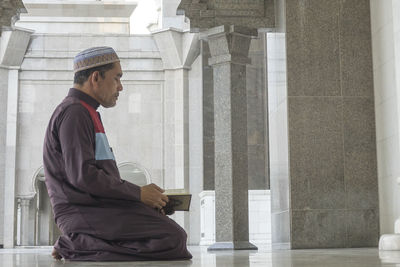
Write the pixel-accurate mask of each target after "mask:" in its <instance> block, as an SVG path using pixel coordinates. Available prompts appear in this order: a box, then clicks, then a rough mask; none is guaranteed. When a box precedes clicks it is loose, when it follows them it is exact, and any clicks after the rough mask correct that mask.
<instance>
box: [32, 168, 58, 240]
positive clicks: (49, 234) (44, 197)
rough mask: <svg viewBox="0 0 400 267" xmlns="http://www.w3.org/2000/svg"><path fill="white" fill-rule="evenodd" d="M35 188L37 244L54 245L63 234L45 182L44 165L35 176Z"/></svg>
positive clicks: (33, 203) (34, 203)
mask: <svg viewBox="0 0 400 267" xmlns="http://www.w3.org/2000/svg"><path fill="white" fill-rule="evenodd" d="M33 188H34V190H35V199H34V201H33V202H32V205H35V240H34V245H35V246H52V245H53V244H54V243H55V241H56V240H57V238H58V237H59V236H60V235H61V232H60V230H59V229H58V227H57V225H56V224H55V222H54V215H53V210H52V208H51V204H50V198H49V195H48V193H47V188H46V184H45V182H44V170H43V166H42V167H40V168H39V169H38V170H37V171H36V172H35V174H34V176H33Z"/></svg>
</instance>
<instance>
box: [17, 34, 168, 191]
mask: <svg viewBox="0 0 400 267" xmlns="http://www.w3.org/2000/svg"><path fill="white" fill-rule="evenodd" d="M101 45H110V46H112V47H114V48H115V49H116V51H117V53H118V54H119V56H120V58H121V65H122V69H123V71H124V76H123V78H122V84H123V86H124V90H123V91H122V92H121V97H120V100H119V101H118V103H117V106H116V107H115V108H112V109H107V110H102V109H100V112H101V114H102V120H103V123H104V126H105V129H106V132H107V135H108V138H109V142H110V145H111V146H112V147H113V149H114V153H115V156H116V160H117V162H122V161H133V162H137V163H139V164H140V165H142V166H144V167H145V168H147V169H148V170H149V172H150V175H151V176H152V179H153V182H155V183H157V184H160V185H161V186H162V185H163V184H164V180H163V179H164V176H163V175H164V174H163V164H164V163H163V123H164V122H163V103H164V97H165V95H164V94H163V79H164V75H163V69H162V62H161V58H160V55H159V52H158V48H157V46H156V45H155V42H154V40H153V38H152V37H151V36H128V35H120V36H118V35H113V36H104V35H92V36H91V35H49V34H47V35H40V34H37V35H34V36H33V37H32V41H31V45H30V47H29V49H28V52H27V53H26V56H25V59H24V62H23V64H22V66H21V73H20V96H19V113H18V116H19V120H18V126H19V127H18V151H17V181H18V186H17V194H19V195H26V194H29V193H30V192H31V191H32V187H31V179H32V178H33V177H32V176H33V174H34V173H35V171H36V170H37V169H38V168H39V167H40V166H41V165H42V144H43V138H44V132H45V129H46V127H47V123H48V121H49V118H50V116H51V114H52V112H53V110H54V108H55V107H56V105H57V104H58V103H59V102H60V101H61V100H62V99H63V98H64V97H65V96H66V94H67V93H68V90H69V88H70V87H71V86H72V79H73V73H72V71H71V70H72V59H73V56H74V55H75V54H76V53H78V52H79V51H81V50H83V49H85V48H87V47H90V46H101Z"/></svg>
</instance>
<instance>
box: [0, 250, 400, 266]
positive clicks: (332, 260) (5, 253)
mask: <svg viewBox="0 0 400 267" xmlns="http://www.w3.org/2000/svg"><path fill="white" fill-rule="evenodd" d="M189 249H190V251H191V252H192V254H193V259H192V260H191V261H151V262H148V261H147V262H71V261H55V260H53V259H52V258H51V256H50V254H51V248H41V249H37V248H35V249H0V266H4V267H13V266H18V267H41V266H52V267H57V266H71V267H72V266H113V267H114V266H115V267H119V266H146V267H149V266H156V267H157V266H177V267H186V266H191V267H228V266H229V267H231V266H233V267H321V266H324V267H333V266H340V267H377V266H385V267H393V266H396V267H400V251H395V252H386V251H385V252H382V251H381V252H380V251H379V250H378V249H377V248H364V249H310V250H271V249H270V248H265V247H264V248H262V247H260V246H259V250H258V251H254V250H251V251H246V250H236V251H211V252H208V251H207V247H199V246H192V247H190V248H189Z"/></svg>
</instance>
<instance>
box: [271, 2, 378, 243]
mask: <svg viewBox="0 0 400 267" xmlns="http://www.w3.org/2000/svg"><path fill="white" fill-rule="evenodd" d="M285 7H286V15H285V18H286V51H287V105H288V107H287V112H288V144H289V149H288V151H289V158H288V159H289V163H290V165H289V169H290V170H289V173H290V176H289V177H290V178H289V182H290V189H289V193H290V212H289V214H290V222H291V224H290V242H291V247H292V248H327V247H366V246H377V244H378V238H379V218H378V215H379V211H378V183H377V170H376V144H375V119H374V98H373V80H372V77H373V76H372V56H371V54H372V53H371V32H370V14H369V0H302V1H298V0H286V5H285ZM277 224H278V225H279V222H277Z"/></svg>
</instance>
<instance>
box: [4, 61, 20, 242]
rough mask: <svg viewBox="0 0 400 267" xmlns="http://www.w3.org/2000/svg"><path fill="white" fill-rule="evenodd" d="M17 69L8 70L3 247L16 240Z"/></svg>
mask: <svg viewBox="0 0 400 267" xmlns="http://www.w3.org/2000/svg"><path fill="white" fill-rule="evenodd" d="M18 71H19V68H10V70H9V72H8V97H7V130H6V157H5V159H6V166H5V181H4V247H5V248H12V247H14V245H15V243H16V240H15V237H16V201H15V156H16V145H17V114H18Z"/></svg>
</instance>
